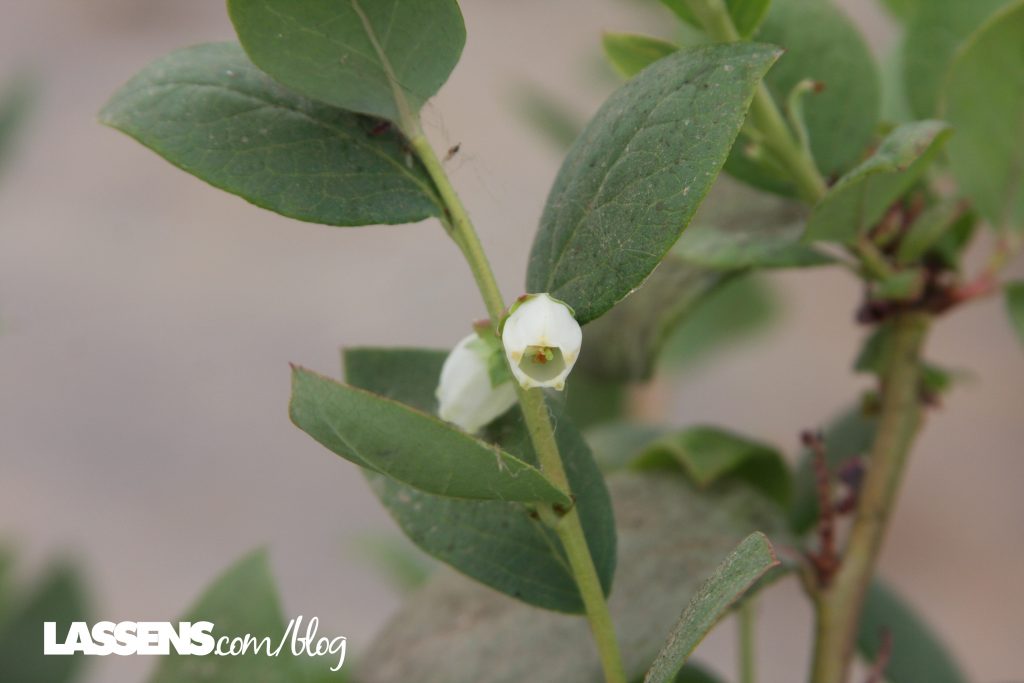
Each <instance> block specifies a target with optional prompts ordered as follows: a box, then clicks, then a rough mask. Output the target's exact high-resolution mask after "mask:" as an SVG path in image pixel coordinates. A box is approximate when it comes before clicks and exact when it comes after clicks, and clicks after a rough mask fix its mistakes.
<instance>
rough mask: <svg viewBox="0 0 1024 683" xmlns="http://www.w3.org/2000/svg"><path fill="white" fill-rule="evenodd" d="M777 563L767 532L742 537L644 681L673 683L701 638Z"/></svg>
mask: <svg viewBox="0 0 1024 683" xmlns="http://www.w3.org/2000/svg"><path fill="white" fill-rule="evenodd" d="M778 564H779V560H778V559H777V558H776V557H775V549H774V548H772V544H771V543H770V542H769V541H768V537H766V536H765V535H764V534H762V533H760V532H757V533H753V534H751V535H750V536H747V537H746V538H745V539H743V541H742V542H741V543H740V544H739V545H738V546H736V549H735V550H733V551H732V552H731V553H729V555H728V556H727V557H726V558H725V560H723V561H722V564H720V565H719V566H718V568H717V569H715V573H714V574H712V575H711V576H710V577H709V578H708V579H707V580H706V581H705V582H704V583H703V584H701V586H700V588H698V589H697V592H696V593H695V594H694V596H693V597H692V598H690V603H689V604H688V605H687V606H686V610H685V611H684V612H683V614H682V616H681V617H679V621H678V622H676V625H675V626H674V627H673V628H672V632H671V633H670V634H669V638H668V642H667V643H665V647H663V648H662V650H661V652H660V653H659V654H658V658H657V659H655V660H654V664H653V665H652V666H651V670H650V671H648V672H647V676H646V677H645V678H644V683H672V681H674V680H675V678H676V674H678V673H679V671H680V669H682V668H683V665H684V664H686V660H687V659H689V658H690V655H691V654H693V651H694V650H695V649H696V648H697V646H698V645H699V644H700V641H702V640H704V637H705V636H706V635H707V634H708V633H709V632H710V631H711V629H712V628H714V626H715V624H717V623H718V622H719V620H720V619H721V618H722V617H724V616H725V615H726V613H727V612H728V611H729V608H730V607H731V606H732V605H733V603H735V602H736V601H737V600H739V599H740V598H741V597H742V596H743V595H744V594H745V593H746V592H747V591H748V590H750V588H751V587H752V586H753V585H754V584H755V583H756V582H757V580H758V579H760V578H761V577H762V576H764V575H765V572H767V571H768V570H769V569H771V568H772V567H774V566H776V565H778Z"/></svg>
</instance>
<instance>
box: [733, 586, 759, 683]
mask: <svg viewBox="0 0 1024 683" xmlns="http://www.w3.org/2000/svg"><path fill="white" fill-rule="evenodd" d="M737 617H739V625H740V634H739V635H740V683H757V633H756V629H757V598H756V597H753V596H752V597H750V598H747V599H746V600H744V601H743V603H742V604H741V605H740V606H739V609H738V610H737Z"/></svg>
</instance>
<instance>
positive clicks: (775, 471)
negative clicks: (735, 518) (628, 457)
mask: <svg viewBox="0 0 1024 683" xmlns="http://www.w3.org/2000/svg"><path fill="white" fill-rule="evenodd" d="M667 463H674V464H676V465H678V466H679V467H681V468H682V469H683V471H684V472H686V474H687V475H688V476H689V477H690V479H692V480H693V482H694V483H695V484H696V485H697V486H698V487H700V488H702V489H703V488H707V487H709V486H711V485H713V484H715V483H716V482H718V481H720V480H722V479H724V478H726V477H729V478H733V479H741V480H743V481H745V482H747V483H748V484H750V485H751V486H753V487H754V488H757V489H759V490H760V491H761V492H763V493H764V494H765V495H767V496H768V497H769V498H771V499H772V500H774V501H775V502H777V503H778V504H779V505H781V506H783V507H786V506H788V505H789V500H790V495H791V489H792V481H791V479H790V473H789V467H788V466H787V465H786V460H785V458H784V457H783V456H782V454H781V453H779V451H778V450H776V449H775V448H774V447H772V446H769V445H767V444H764V443H761V442H759V441H754V440H752V439H748V438H746V437H744V436H741V435H739V434H736V433H734V432H730V431H728V430H725V429H721V428H719V427H713V426H707V425H698V426H696V427H689V428H687V429H684V430H682V431H679V432H675V433H673V434H668V435H666V436H663V437H661V438H659V439H658V440H657V441H655V442H653V443H651V444H648V445H647V447H646V448H645V449H644V451H643V452H642V453H640V454H639V456H638V457H637V460H636V462H635V463H634V466H635V467H638V468H641V469H647V468H652V467H661V466H663V465H665V464H667Z"/></svg>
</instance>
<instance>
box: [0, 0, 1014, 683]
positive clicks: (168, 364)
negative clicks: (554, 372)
mask: <svg viewBox="0 0 1024 683" xmlns="http://www.w3.org/2000/svg"><path fill="white" fill-rule="evenodd" d="M839 4H840V5H842V6H843V8H844V9H845V10H846V11H847V12H848V14H849V15H850V16H851V17H852V18H853V19H854V21H855V22H856V23H857V24H858V25H859V26H860V27H861V28H862V29H863V31H864V33H865V35H866V36H867V38H868V41H869V42H870V44H871V46H872V48H873V49H874V50H875V51H876V53H877V54H879V55H883V54H884V53H885V52H886V50H887V48H888V46H889V45H890V42H891V40H892V38H893V36H894V31H893V29H892V27H891V26H890V25H889V24H888V23H887V17H886V15H885V14H884V12H883V11H882V10H881V9H880V8H879V7H878V6H877V5H876V4H875V3H874V2H872V1H871V0H842V1H841V2H840V3H839ZM462 6H463V12H464V14H465V17H466V23H467V29H468V43H467V45H466V49H465V53H464V56H463V59H462V62H461V63H460V65H459V66H458V68H457V69H456V70H455V72H454V75H453V76H452V78H451V80H450V82H449V84H448V85H447V86H446V87H445V88H444V89H443V90H442V91H441V94H440V96H439V97H437V98H436V99H435V100H434V101H433V102H431V103H430V104H429V105H428V107H427V109H426V112H425V118H426V124H427V127H428V130H429V133H430V135H431V137H432V138H433V139H434V140H435V142H436V144H437V147H438V148H440V149H447V148H448V147H449V146H452V145H455V144H456V143H461V151H460V153H459V154H458V156H456V157H455V158H454V159H453V160H451V161H450V162H449V164H448V165H449V170H450V172H451V173H452V175H453V176H454V180H455V182H456V184H457V186H458V188H459V190H460V192H461V194H462V196H463V198H464V199H465V201H466V203H467V204H468V206H469V208H470V210H471V213H472V214H473V216H474V218H475V220H476V222H477V225H478V227H479V229H480V231H481V233H482V239H483V242H484V243H485V246H486V247H487V249H488V251H489V253H490V254H491V258H492V261H493V262H494V266H495V268H496V270H497V273H498V276H499V279H500V281H501V283H502V286H503V288H504V292H505V294H506V296H508V297H511V296H513V295H515V294H518V293H520V291H521V289H522V282H523V273H524V271H525V264H526V255H527V252H528V250H529V246H530V243H531V240H532V236H533V232H534V230H535V226H536V224H537V220H538V217H539V215H540V211H541V208H542V206H543V202H544V199H545V197H546V194H547V190H548V187H549V186H550V183H551V181H552V179H553V177H554V174H555V172H556V171H557V169H558V165H559V162H560V160H561V151H560V150H559V149H558V147H557V146H556V145H553V144H551V143H550V141H549V140H547V139H546V138H545V137H544V135H543V134H541V133H539V132H538V131H537V130H536V128H535V127H533V126H531V125H530V124H529V123H528V122H527V121H526V117H524V115H523V111H522V110H523V91H524V87H529V88H531V89H540V90H541V91H543V92H545V93H548V94H550V95H552V96H554V97H555V98H556V99H557V100H558V101H559V102H561V103H564V105H565V106H566V107H567V108H568V109H569V111H571V112H573V113H574V115H576V116H578V117H579V118H580V119H581V120H582V119H585V118H586V117H587V116H588V115H589V114H590V113H592V112H593V111H594V110H595V109H596V107H597V106H598V104H599V103H600V102H601V100H602V99H603V97H604V96H605V95H606V94H607V93H608V92H609V91H610V89H611V88H612V87H614V84H615V80H614V77H613V76H612V75H611V74H610V71H609V70H608V69H607V68H606V67H604V66H603V65H602V61H601V58H600V36H601V31H602V30H615V31H635V32H642V33H653V34H659V33H660V35H662V36H664V37H671V35H670V34H669V35H666V34H665V32H666V31H671V30H672V29H671V22H670V21H669V16H670V15H669V14H668V13H667V12H665V11H664V10H661V9H660V8H659V7H657V5H656V4H655V3H645V2H640V1H639V0H632V1H630V0H517V1H516V2H504V1H502V0H464V1H463V2H462ZM659 29H660V32H659ZM232 36H233V32H232V30H231V27H230V24H229V22H228V20H227V17H226V13H225V11H224V8H223V5H222V3H220V2H210V0H175V1H174V2H169V1H161V0H35V1H34V2H8V3H4V19H3V21H2V22H0V85H2V84H9V83H12V82H13V81H14V80H15V79H16V78H17V77H18V75H19V74H26V73H27V74H30V77H31V79H32V94H31V102H30V109H29V112H28V115H27V116H26V117H25V118H24V120H23V121H22V126H21V128H22V129H21V131H20V133H21V134H20V135H19V136H18V139H17V140H16V144H15V145H14V147H13V148H12V149H11V150H9V153H8V154H7V155H6V158H5V163H4V165H3V169H2V172H0V173H2V175H0V543H2V544H6V545H8V546H9V547H10V548H11V549H12V550H13V552H14V554H15V556H16V557H17V564H16V565H15V572H14V573H15V579H16V584H17V585H22V586H24V585H30V584H31V582H32V581H33V580H35V579H36V578H37V577H39V576H41V575H42V574H43V573H44V571H45V568H46V567H47V566H48V564H49V563H50V562H51V561H53V559H54V558H59V557H67V558H71V559H72V560H73V561H74V562H75V563H76V564H77V565H79V566H80V567H81V569H82V571H83V572H84V577H85V583H86V586H87V593H88V602H89V605H90V609H91V613H92V615H93V616H94V617H95V618H96V619H101V618H102V619H108V620H113V621H119V620H135V621H142V620H167V619H173V618H175V617H176V616H177V615H179V614H180V613H182V612H183V611H184V609H185V608H186V607H187V606H188V605H189V604H191V603H192V602H193V601H194V600H195V598H196V596H197V595H198V594H199V592H200V591H201V590H202V589H203V588H204V587H205V586H206V585H207V584H208V583H209V582H210V581H211V580H212V579H213V578H214V577H215V576H216V575H218V574H219V573H220V572H221V571H223V570H224V569H225V568H226V567H227V566H228V565H229V564H231V563H232V562H233V561H234V560H236V559H237V558H238V557H240V556H241V555H243V554H244V553H246V552H248V551H249V550H251V549H253V548H255V547H260V546H265V547H267V548H268V549H269V550H270V553H271V559H272V563H273V567H274V570H275V574H276V576H277V578H278V581H279V585H280V588H281V591H282V594H283V599H284V605H285V613H286V614H287V615H288V616H295V615H298V614H304V615H307V616H310V615H317V616H319V617H320V619H321V622H322V627H321V630H322V631H326V632H328V633H331V634H339V635H346V636H348V638H349V654H350V656H352V657H354V658H358V657H359V655H360V653H361V652H362V651H364V650H365V648H366V646H367V645H368V643H369V640H370V639H371V638H372V636H373V634H374V633H375V631H376V630H377V629H379V628H380V626H381V625H382V623H383V622H384V620H385V619H386V618H387V617H388V615H389V614H390V613H392V612H393V611H394V609H395V608H396V607H397V605H398V601H399V599H400V598H399V596H398V594H397V593H396V592H395V591H394V590H393V589H392V587H391V586H390V585H389V584H388V582H387V581H386V580H385V579H383V578H382V576H381V572H380V571H379V569H378V568H376V567H375V565H374V564H373V563H372V562H370V561H369V560H368V559H367V553H366V551H365V549H364V546H365V539H366V538H368V537H378V536H379V537H397V535H398V532H397V529H396V528H395V527H394V525H393V524H392V522H391V521H390V519H389V518H388V517H387V515H386V513H385V512H384V510H383V509H382V508H381V507H380V506H379V504H378V503H377V501H376V499H375V498H374V497H373V495H372V494H371V493H370V491H369V489H368V487H367V486H366V485H365V483H364V481H363V479H362V477H360V476H359V474H358V472H357V471H356V469H355V467H354V466H352V465H349V464H348V463H345V462H344V461H342V460H340V459H339V458H337V457H335V456H333V455H331V454H329V453H328V452H327V451H326V450H324V449H323V448H321V447H320V446H318V445H317V444H315V443H314V442H313V441H312V440H311V439H309V438H308V437H307V436H305V435H304V434H303V433H301V432H300V431H299V430H297V429H295V428H294V427H293V426H292V425H291V424H290V423H289V421H288V417H287V410H286V404H287V400H288V395H289V371H288V362H289V361H295V362H300V363H302V364H304V365H307V366H310V367H312V368H314V369H317V370H319V371H322V372H325V373H329V374H335V375H336V374H338V373H339V369H338V348H339V347H340V346H342V345H359V344H372V345H413V346H437V347H448V346H450V345H452V344H453V343H454V342H455V341H457V340H458V339H459V338H461V337H462V336H463V335H464V334H465V333H466V332H467V329H468V328H467V324H468V321H470V320H473V319H475V318H478V317H481V315H482V314H483V313H484V311H483V308H482V306H481V304H480V302H479V300H478V297H477V295H476V293H475V290H474V288H473V286H472V283H471V280H470V275H469V272H468V270H467V269H466V267H465V266H464V264H463V262H462V260H461V257H460V254H459V252H458V251H457V249H456V248H455V247H454V245H453V244H451V243H450V242H449V241H448V240H447V239H446V238H445V237H444V235H443V233H442V231H441V230H440V228H439V226H438V225H437V224H436V223H434V222H432V221H431V222H425V223H421V224H417V225H411V226H398V227H375V228H364V229H339V228H326V227H321V226H316V225H309V224H303V223H298V222H295V221H291V220H288V219H285V218H282V217H279V216H277V215H275V214H272V213H268V212H265V211H261V210H259V209H257V208H255V207H253V206H250V205H249V204H247V203H245V202H244V201H242V200H241V199H238V198H236V197H234V196H231V195H228V194H225V193H222V192H219V191H216V190H214V189H212V188H210V187H208V186H207V185H205V184H203V183H202V182H200V181H198V180H196V179H195V178H193V177H191V176H188V175H186V174H185V173H183V172H181V171H178V170H176V169H175V168H173V167H172V166H170V165H169V164H168V163H166V162H165V161H163V160H162V159H160V158H159V157H157V156H156V155H155V154H153V153H151V152H149V151H148V150H146V149H144V148H143V147H142V146H141V145H138V144H137V143H135V142H133V141H132V140H130V139H129V138H127V137H126V136H124V135H121V134H120V133H117V132H114V131H112V130H109V129H106V128H104V127H102V126H100V125H99V124H98V123H96V112H97V111H98V110H99V108H100V107H101V105H102V104H103V103H104V101H105V100H106V98H107V97H108V96H109V95H110V94H111V93H113V91H114V90H115V89H116V88H117V87H118V86H119V85H121V84H122V83H123V82H124V81H125V80H126V79H128V78H129V77H130V76H131V75H133V74H134V73H135V72H136V71H137V70H138V69H140V68H141V67H142V66H144V65H145V64H147V63H148V62H150V61H151V60H153V59H154V58H156V57H159V56H161V55H163V54H165V53H167V52H168V51H170V50H173V49H175V48H178V47H182V46H185V45H189V44H194V43H199V42H204V41H211V40H226V39H231V38H232ZM1022 274H1024V271H1022V269H1021V268H1020V267H1019V266H1018V268H1017V271H1016V275H1017V276H1018V277H1019V276H1020V275H1022ZM763 282H766V283H767V286H770V288H771V291H772V292H773V296H774V298H775V299H776V300H777V308H778V313H777V318H776V319H775V320H774V321H773V323H772V324H771V325H770V326H768V327H766V328H764V329H762V330H761V331H760V332H759V333H758V334H757V335H756V336H753V337H750V338H748V339H746V340H745V341H744V342H743V343H741V344H735V345H732V346H730V347H729V348H728V349H727V350H723V351H722V352H720V353H716V354H714V355H713V356H711V357H708V358H706V360H705V362H703V363H701V364H700V365H691V366H688V367H687V368H686V371H685V372H684V373H682V374H680V375H679V376H678V382H673V383H671V384H666V385H664V386H658V387H656V388H655V389H653V390H651V391H649V392H648V398H650V397H651V396H653V397H654V399H652V400H651V402H652V403H653V404H654V405H652V408H651V409H652V412H653V413H654V414H657V415H658V416H659V417H663V418H664V419H666V420H668V421H671V422H672V423H675V424H679V425H684V424H688V423H693V422H700V421H715V422H718V423H721V424H725V425H729V426H734V427H737V428H740V429H742V430H743V431H745V432H747V433H750V434H752V435H756V436H758V437H760V438H762V439H764V440H767V441H770V442H774V443H775V444H777V445H779V446H780V447H783V448H785V449H786V450H788V451H789V452H794V451H795V450H796V441H797V434H798V432H799V430H801V429H803V428H807V427H815V426H821V425H823V424H824V423H825V422H827V421H828V419H829V418H830V417H831V416H833V415H834V414H835V413H837V412H839V411H840V410H841V409H842V408H843V407H844V406H846V405H848V404H849V403H850V401H851V400H852V399H854V398H855V397H856V396H857V394H858V392H859V391H861V390H863V389H864V388H865V387H866V386H868V384H867V380H866V379H865V378H864V377H856V376H854V375H852V374H851V372H850V364H851V361H852V358H853V357H854V356H855V354H856V352H857V349H858V347H859V344H860V339H861V337H862V331H861V330H860V329H858V328H857V326H856V325H855V324H854V323H853V322H852V311H853V310H854V308H855V307H856V305H857V303H858V301H859V298H860V292H859V291H858V288H857V286H856V284H855V282H854V281H853V280H852V279H851V278H850V277H849V276H847V275H846V274H844V273H843V272H840V271H839V270H838V269H825V270H814V271H805V272H794V273H785V274H779V275H773V276H771V277H770V278H767V279H766V280H764V281H763ZM929 352H930V355H931V356H932V358H933V359H934V360H936V361H939V362H941V363H946V364H949V365H952V366H954V367H958V368H963V369H965V370H966V371H968V373H969V380H968V381H966V382H964V383H962V384H961V385H960V386H958V387H957V388H956V389H955V390H954V391H953V392H952V393H951V394H950V395H949V397H948V399H947V400H946V401H945V405H944V407H943V408H942V409H941V410H939V411H936V412H934V413H933V414H932V415H931V417H930V418H929V421H928V424H927V428H926V430H925V432H924V435H923V437H922V439H921V440H920V442H919V445H918V447H917V449H916V452H915V453H914V458H913V460H912V464H911V466H910V470H909V474H908V478H907V481H906V486H905V495H904V496H903V498H902V501H901V504H900V506H899V509H898V514H897V517H896V520H895V523H894V526H893V529H892V533H891V535H890V537H889V539H888V542H887V545H886V549H885V553H884V556H883V560H882V570H883V573H884V575H885V576H886V577H888V578H889V579H890V580H891V581H892V583H894V584H895V585H896V586H897V587H898V588H899V589H901V590H902V591H903V593H904V594H905V595H906V596H907V597H908V598H909V599H910V600H911V601H912V602H913V603H914V604H915V605H916V606H917V607H918V609H919V610H920V611H921V612H922V613H923V614H924V615H925V616H926V617H927V618H928V619H929V620H930V621H931V622H932V623H933V625H934V626H935V628H936V629H937V630H938V632H939V633H941V634H942V635H943V636H944V637H945V639H946V640H947V641H948V642H949V643H950V644H951V645H952V649H953V650H954V652H955V654H956V655H957V656H958V657H959V659H960V661H961V662H962V663H963V665H964V667H965V668H966V670H967V673H968V674H969V676H970V677H971V678H972V679H973V680H975V681H985V682H992V683H996V682H999V681H1003V682H1005V681H1011V680H1015V679H1016V680H1021V676H1022V673H1021V672H1024V652H1022V651H1021V647H1020V646H1021V642H1022V638H1024V591H1022V588H1021V583H1020V581H1021V576H1022V575H1024V533H1022V531H1024V497H1022V496H1021V495H1020V494H1019V489H1020V483H1021V482H1022V481H1024V458H1022V457H1021V456H1022V455H1024V446H1022V444H1024V419H1022V409H1021V406H1022V401H1024V353H1022V351H1021V349H1020V348H1019V345H1018V343H1017V342H1016V340H1015V339H1014V338H1013V336H1012V333H1011V332H1010V330H1009V328H1008V323H1007V322H1006V317H1005V315H1004V314H1003V312H1002V310H1001V302H1000V301H998V300H988V301H984V302H982V303H979V304H976V305H973V306H970V307H968V308H966V309H965V310H963V311H960V312H958V313H957V314H956V315H955V316H952V317H950V318H949V319H948V320H944V321H942V323H941V324H940V325H939V326H938V328H937V330H936V332H935V335H934V338H933V340H932V343H931V347H930V349H929ZM809 617H810V612H809V609H808V607H807V606H806V604H805V602H804V601H803V600H802V599H801V597H800V596H799V595H798V589H797V587H796V586H795V585H794V584H792V583H786V584H784V585H783V586H782V587H781V588H780V589H779V590H775V591H771V592H769V593H768V597H767V599H766V607H765V615H764V616H763V618H762V621H761V631H762V634H763V638H762V644H761V656H762V658H763V660H764V665H765V672H764V674H763V676H762V679H763V681H764V682H765V683H790V682H791V681H792V680H794V674H797V675H799V676H802V675H803V671H804V667H805V661H806V658H807V642H808V637H809V628H810V624H809ZM731 638H732V629H730V628H728V627H726V628H721V629H718V631H716V632H715V633H714V634H713V636H712V637H711V638H710V639H709V640H708V641H707V642H706V643H705V644H704V645H703V646H702V649H701V651H700V653H699V654H700V655H702V658H703V659H705V660H709V661H711V662H712V663H713V664H715V665H716V666H717V667H718V668H719V669H720V670H721V671H722V672H723V673H726V674H729V673H730V672H731V671H732V670H733V669H732V667H733V663H732V660H733V657H732V643H731ZM151 665H152V661H147V660H146V658H140V657H127V658H120V657H108V658H90V660H89V661H88V663H87V668H86V671H85V672H84V674H85V676H84V680H87V681H91V682H98V681H111V682H115V683H117V682H121V681H124V682H126V683H128V682H131V681H138V680H142V679H143V678H144V677H145V676H146V674H147V671H148V670H149V668H150V667H151ZM4 683H7V682H4ZM11 683H13V682H11Z"/></svg>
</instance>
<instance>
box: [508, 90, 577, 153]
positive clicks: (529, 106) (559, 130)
mask: <svg viewBox="0 0 1024 683" xmlns="http://www.w3.org/2000/svg"><path fill="white" fill-rule="evenodd" d="M512 97H513V104H514V105H515V108H516V110H517V112H518V114H519V116H520V117H521V118H522V119H523V120H524V121H525V122H526V123H527V124H529V125H530V127H531V128H533V129H534V130H536V131H537V132H538V133H540V134H541V135H542V136H543V137H544V138H545V139H546V140H547V141H548V142H549V143H551V144H552V145H553V146H554V147H555V148H557V149H559V150H561V151H566V150H568V149H569V147H570V146H571V145H572V143H573V141H574V140H576V138H577V137H578V136H579V134H580V131H581V130H583V124H584V121H583V117H581V116H578V115H577V114H576V112H575V111H573V110H572V108H571V107H570V106H569V105H568V104H567V103H566V102H564V101H563V100H562V99H561V98H560V97H559V96H556V95H554V94H552V93H549V92H547V91H546V90H544V89H543V88H541V87H540V86H538V85H536V84H533V83H521V84H519V85H518V86H517V87H516V88H515V90H514V91H513V93H512Z"/></svg>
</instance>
